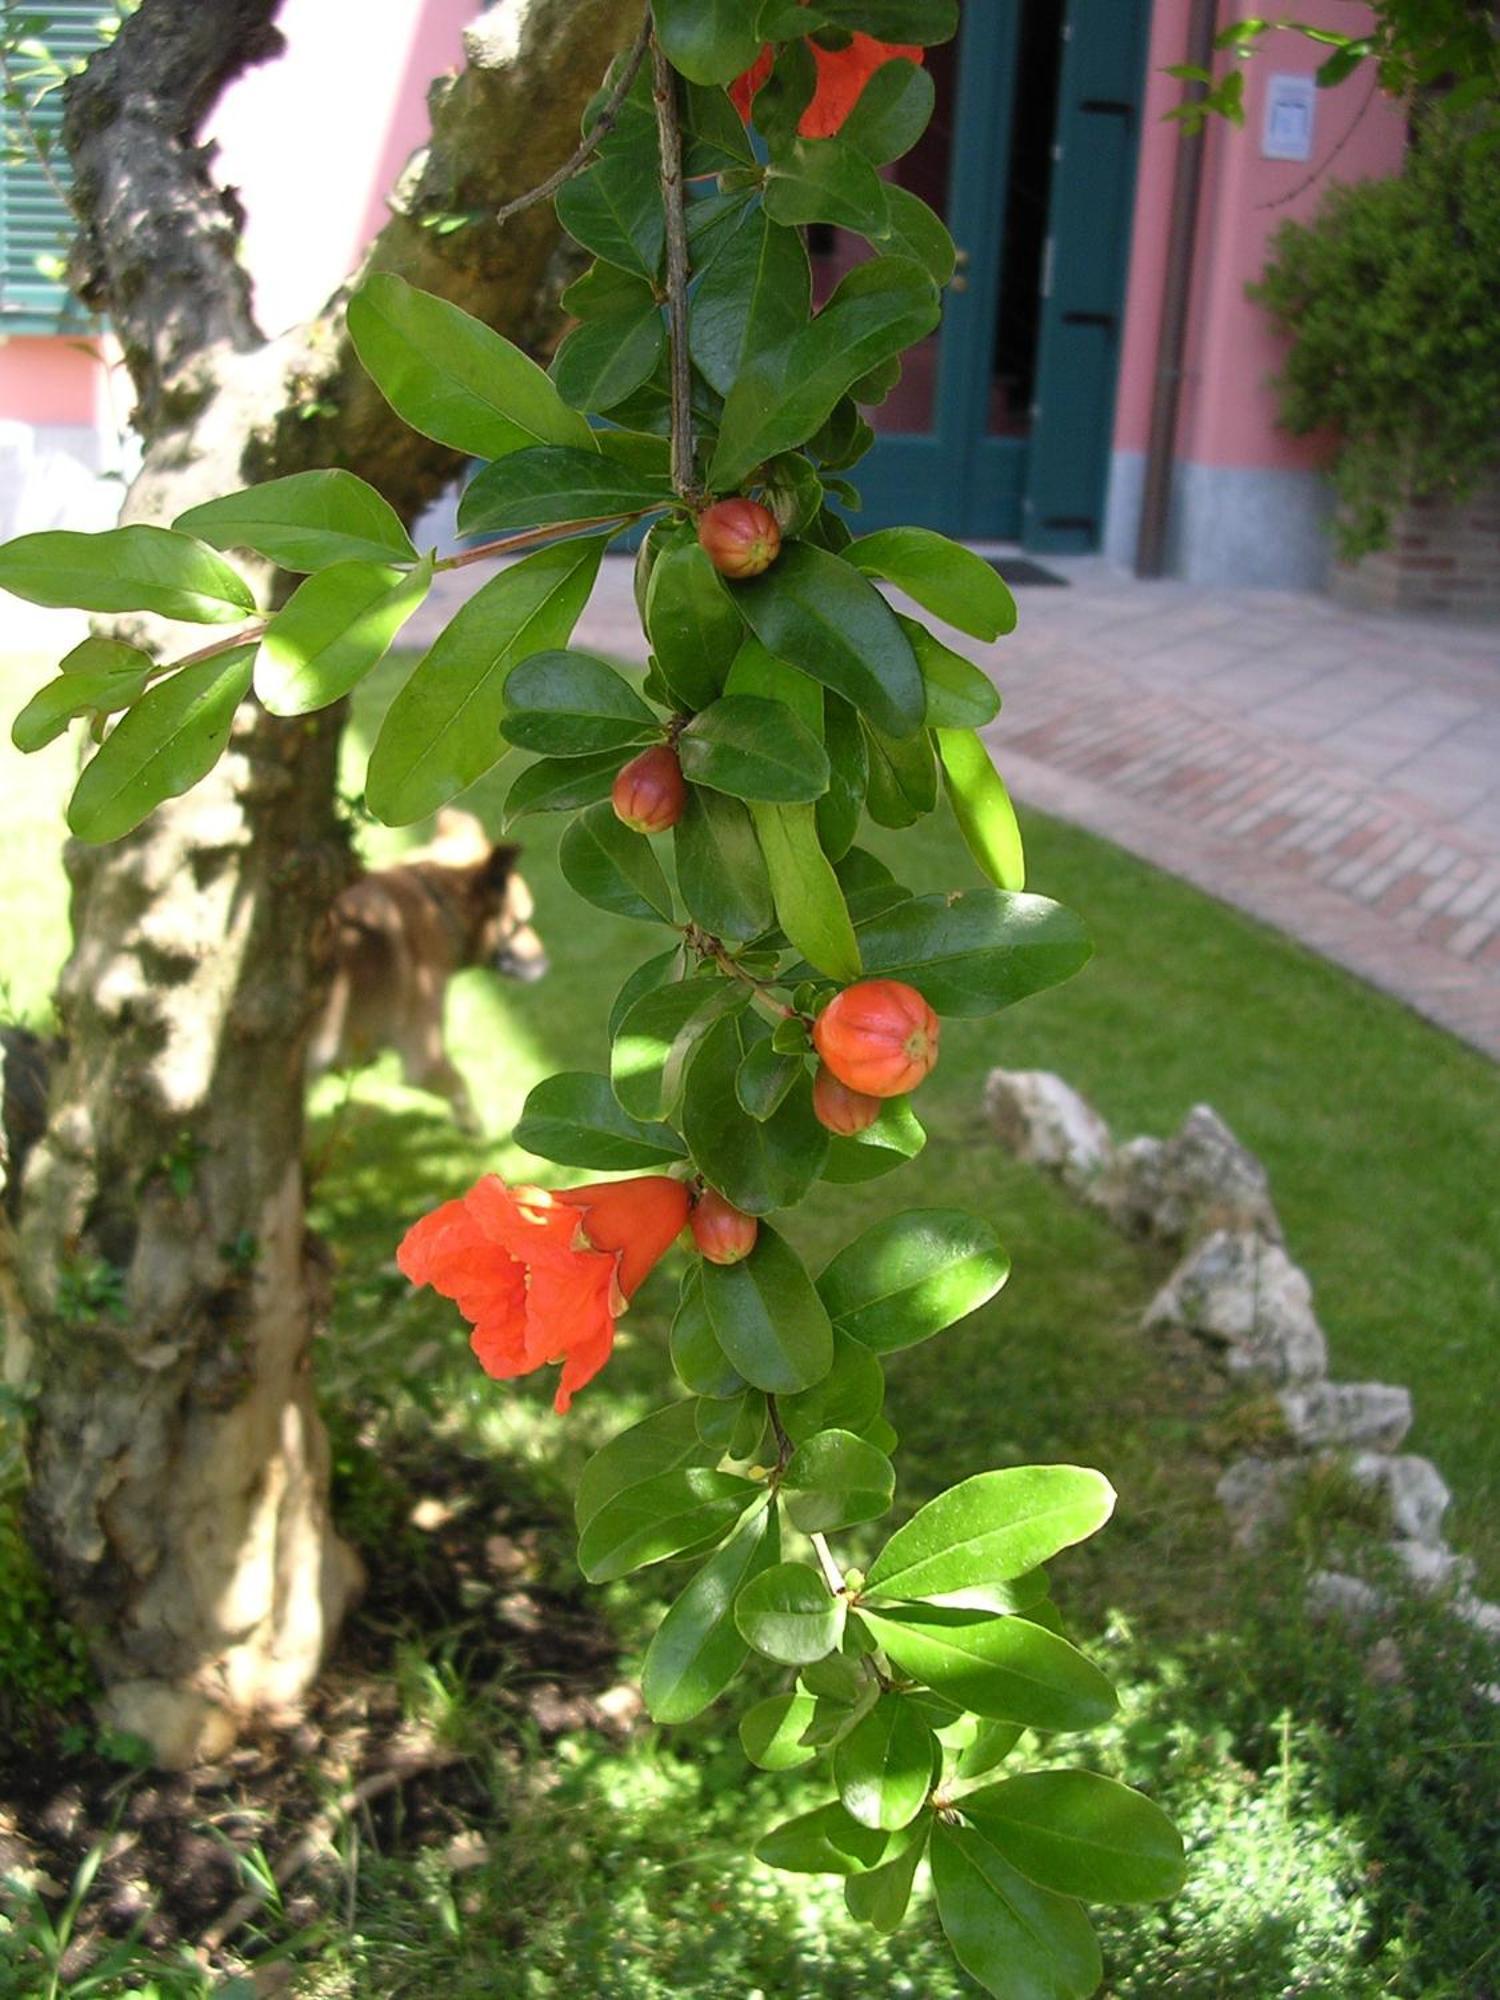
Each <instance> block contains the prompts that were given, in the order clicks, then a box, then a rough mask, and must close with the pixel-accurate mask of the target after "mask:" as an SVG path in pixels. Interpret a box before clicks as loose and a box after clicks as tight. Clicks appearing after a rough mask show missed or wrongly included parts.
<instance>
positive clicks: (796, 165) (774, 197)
mask: <svg viewBox="0 0 1500 2000" xmlns="http://www.w3.org/2000/svg"><path fill="white" fill-rule="evenodd" d="M765 204H766V214H767V215H768V216H770V218H771V220H772V222H773V223H780V224H781V225H782V227H783V228H787V229H797V228H801V227H803V226H804V225H806V224H808V223H817V222H823V223H831V224H832V225H833V226H834V227H835V228H838V229H853V230H855V231H857V233H858V234H859V235H861V236H866V237H878V236H880V235H882V234H883V232H884V231H885V229H886V228H887V226H888V224H889V221H890V209H889V207H888V206H887V203H886V189H885V182H884V181H883V180H882V179H881V178H880V176H879V174H877V173H876V171H875V169H874V167H873V166H871V164H870V162H869V160H868V158H867V157H866V156H865V154H863V153H862V152H861V151H860V150H859V148H858V147H857V146H849V145H846V144H845V143H844V141H843V140H842V139H793V141H792V142H791V144H790V145H789V146H786V147H782V148H778V149H777V150H776V152H774V153H773V155H772V157H771V166H770V171H769V172H768V173H767V175H766V185H765ZM757 351H758V350H756V349H754V348H751V349H748V350H747V352H748V353H750V354H752V355H753V354H754V353H756V352H757Z"/></svg>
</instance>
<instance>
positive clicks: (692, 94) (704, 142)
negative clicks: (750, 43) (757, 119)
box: [679, 0, 759, 269]
mask: <svg viewBox="0 0 1500 2000" xmlns="http://www.w3.org/2000/svg"><path fill="white" fill-rule="evenodd" d="M679 4H681V0H679ZM755 40H756V41H757V42H758V41H759V37H758V36H757V37H755ZM682 131H683V139H684V141H685V144H684V149H683V171H684V173H685V175H686V177H687V178H688V179H689V180H696V179H697V178H698V176H699V175H700V174H714V173H719V172H722V171H723V170H724V169H725V168H734V167H753V166H754V165H755V149H754V147H753V146H752V145H751V144H750V137H749V134H748V133H747V132H746V130H745V123H744V120H743V119H742V118H741V117H740V114H739V113H738V111H736V110H735V108H734V106H733V105H732V104H731V103H730V101H729V95H728V92H727V91H724V90H718V89H715V88H714V87H713V86H712V85H711V84H709V85H705V84H697V83H690V84H689V85H688V86H687V88H686V90H684V91H683V93H682ZM708 199H710V200H711V199H712V197H711V196H710V197H708ZM694 262H695V267H696V268H700V269H701V268H702V266H701V263H699V261H698V260H697V259H695V260H694Z"/></svg>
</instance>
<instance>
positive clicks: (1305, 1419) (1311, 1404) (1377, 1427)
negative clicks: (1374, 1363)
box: [1277, 1382, 1412, 1451]
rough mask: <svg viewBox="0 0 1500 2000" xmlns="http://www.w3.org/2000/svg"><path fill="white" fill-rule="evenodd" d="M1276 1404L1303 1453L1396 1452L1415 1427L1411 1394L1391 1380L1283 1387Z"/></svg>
mask: <svg viewBox="0 0 1500 2000" xmlns="http://www.w3.org/2000/svg"><path fill="white" fill-rule="evenodd" d="M1277 1400H1278V1402H1279V1403H1280V1404H1281V1411H1282V1415H1283V1416H1284V1417H1285V1418H1286V1425H1287V1429H1288V1430H1289V1431H1290V1432H1291V1434H1292V1437H1293V1439H1294V1440H1295V1441H1296V1443H1297V1444H1298V1445H1300V1446H1301V1447H1302V1449H1303V1450H1305V1451H1312V1450H1315V1449H1317V1448H1318V1447H1319V1446H1321V1445H1355V1446H1360V1447H1363V1448H1364V1449H1366V1450H1369V1451H1396V1450H1398V1449H1399V1448H1400V1445H1401V1441H1402V1439H1403V1438H1404V1437H1405V1436H1406V1433H1407V1432H1408V1431H1409V1430H1410V1429H1411V1420H1412V1407H1411V1391H1410V1390H1409V1389H1403V1388H1400V1387H1398V1386H1397V1385H1396V1384H1394V1383H1390V1382H1314V1383H1311V1384H1309V1385H1308V1386H1307V1387H1306V1388H1301V1389H1283V1390H1282V1392H1281V1394H1280V1396H1279V1397H1278V1398H1277Z"/></svg>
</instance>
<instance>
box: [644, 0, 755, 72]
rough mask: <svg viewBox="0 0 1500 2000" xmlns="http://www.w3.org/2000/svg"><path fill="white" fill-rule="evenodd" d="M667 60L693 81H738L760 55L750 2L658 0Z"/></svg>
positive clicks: (656, 10) (660, 32)
mask: <svg viewBox="0 0 1500 2000" xmlns="http://www.w3.org/2000/svg"><path fill="white" fill-rule="evenodd" d="M652 11H653V13H654V15H655V18H656V32H657V35H658V37H659V39H660V41H661V46H662V49H663V51H664V52H665V54H666V58H667V60H668V62H669V63H671V65H672V67H673V69H675V70H680V71H681V73H682V74H683V75H684V76H685V77H688V78H689V79H690V80H691V81H692V82H693V83H733V81H734V79H735V78H736V77H737V76H739V75H741V74H742V73H743V72H744V71H745V70H747V69H749V67H750V65H751V64H752V63H753V62H754V61H755V58H756V57H757V56H758V55H759V54H760V43H759V41H758V39H757V38H756V35H755V29H754V23H753V22H752V21H751V20H750V19H748V9H747V8H746V6H745V0H656V5H655V7H654V8H653V10H652Z"/></svg>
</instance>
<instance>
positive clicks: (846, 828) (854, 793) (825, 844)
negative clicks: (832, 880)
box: [818, 694, 870, 862]
mask: <svg viewBox="0 0 1500 2000" xmlns="http://www.w3.org/2000/svg"><path fill="white" fill-rule="evenodd" d="M824 705H825V709H826V716H825V720H824V729H823V737H824V743H825V745H826V748H827V751H828V764H829V769H830V772H831V773H832V776H831V780H830V783H829V786H828V790H827V791H826V792H825V793H824V794H823V796H822V798H820V799H819V800H818V845H819V846H820V847H821V848H822V850H823V852H824V853H825V854H826V855H827V856H828V859H829V860H830V861H833V862H839V861H842V860H843V858H844V856H845V855H846V854H847V853H848V851H849V848H850V845H851V843H852V841H853V839H854V836H855V834H856V833H857V832H858V831H859V816H860V814H861V813H862V812H863V811H864V808H865V794H866V792H867V790H868V789H869V783H870V753H869V749H868V747H867V746H866V743H865V732H864V726H863V724H862V723H861V722H860V719H859V711H858V710H857V709H856V708H854V707H853V706H852V705H851V704H850V703H849V702H847V701H843V700H841V699H840V698H839V697H838V696H837V695H833V694H830V695H828V696H826V697H825V703H824Z"/></svg>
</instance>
